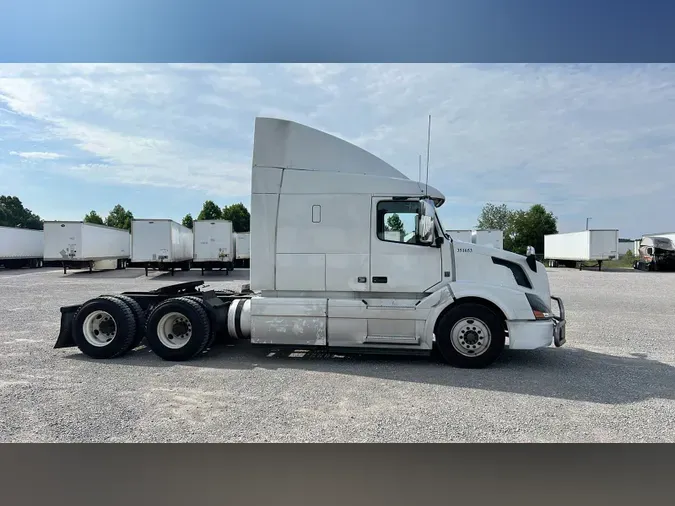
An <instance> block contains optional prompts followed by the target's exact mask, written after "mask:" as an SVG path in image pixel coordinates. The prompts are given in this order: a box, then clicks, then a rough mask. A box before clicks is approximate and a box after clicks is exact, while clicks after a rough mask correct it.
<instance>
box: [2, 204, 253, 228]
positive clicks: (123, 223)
mask: <svg viewBox="0 0 675 506" xmlns="http://www.w3.org/2000/svg"><path fill="white" fill-rule="evenodd" d="M133 219H134V214H133V213H132V212H131V211H130V210H127V209H125V208H124V207H123V206H121V205H120V204H117V205H116V206H115V207H113V208H112V209H111V210H110V212H109V213H108V215H107V216H106V217H105V218H103V217H101V216H100V215H99V214H98V213H97V212H96V211H89V212H88V213H87V214H86V215H85V216H84V219H83V221H84V222H85V223H94V224H96V225H106V226H108V227H115V228H122V229H125V230H131V222H132V221H133ZM197 219H198V220H230V221H231V222H232V228H233V229H234V231H235V232H249V231H250V230H251V215H250V213H249V211H248V209H246V206H245V205H244V204H242V203H241V202H240V203H238V204H232V205H229V206H225V207H222V208H221V207H219V206H218V205H217V204H216V203H215V202H213V201H212V200H207V201H206V202H204V205H203V206H202V210H201V211H200V213H199V215H197ZM193 221H194V220H193V218H192V215H191V214H189V213H188V214H187V215H185V217H184V218H183V225H184V226H186V227H188V228H192V226H193ZM43 222H44V220H43V219H42V218H40V216H38V215H37V214H35V213H34V212H32V211H31V210H30V209H27V208H26V207H25V206H24V205H23V203H22V202H21V200H20V199H19V198H18V197H15V196H11V195H1V196H0V226H3V227H18V228H30V229H34V230H42V229H43Z"/></svg>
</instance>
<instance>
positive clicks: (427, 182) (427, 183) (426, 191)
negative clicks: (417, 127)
mask: <svg viewBox="0 0 675 506" xmlns="http://www.w3.org/2000/svg"><path fill="white" fill-rule="evenodd" d="M430 147H431V114H429V129H428V130H427V181H426V187H425V189H424V193H426V194H427V195H425V196H427V197H428V196H429V148H430Z"/></svg>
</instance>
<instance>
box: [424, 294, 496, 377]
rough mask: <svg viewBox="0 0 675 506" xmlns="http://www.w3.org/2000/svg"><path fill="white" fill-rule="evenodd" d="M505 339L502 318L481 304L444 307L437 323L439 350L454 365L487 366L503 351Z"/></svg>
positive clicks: (463, 366) (464, 366)
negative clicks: (445, 308)
mask: <svg viewBox="0 0 675 506" xmlns="http://www.w3.org/2000/svg"><path fill="white" fill-rule="evenodd" d="M505 341H506V335H505V332H504V322H503V321H502V318H500V317H499V316H497V315H496V314H495V313H494V311H492V310H491V309H489V308H488V307H486V306H483V305H481V304H476V303H466V304H459V305H457V306H455V307H453V308H452V309H450V310H448V311H446V312H445V313H444V314H443V316H441V319H440V320H439V321H438V324H437V326H436V344H437V346H438V351H439V352H440V354H441V356H442V357H443V360H445V362H446V363H448V364H450V365H453V366H456V367H462V368H472V369H477V368H482V367H487V366H488V365H490V364H492V363H493V362H494V361H495V360H496V359H497V357H499V355H500V354H501V353H502V351H503V349H504V344H505Z"/></svg>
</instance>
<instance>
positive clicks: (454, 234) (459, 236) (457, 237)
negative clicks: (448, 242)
mask: <svg viewBox="0 0 675 506" xmlns="http://www.w3.org/2000/svg"><path fill="white" fill-rule="evenodd" d="M445 233H446V234H448V235H449V236H450V237H451V238H452V240H453V241H462V242H472V238H473V230H446V231H445Z"/></svg>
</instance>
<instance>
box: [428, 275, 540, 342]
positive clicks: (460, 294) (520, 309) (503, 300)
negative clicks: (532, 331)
mask: <svg viewBox="0 0 675 506" xmlns="http://www.w3.org/2000/svg"><path fill="white" fill-rule="evenodd" d="M446 289H449V292H450V294H451V297H443V296H439V297H438V299H437V304H435V305H434V306H433V307H432V308H431V310H430V312H429V315H428V318H427V322H426V325H425V332H424V333H425V335H426V336H432V335H433V332H434V328H435V326H436V320H437V319H438V317H439V316H440V315H441V314H442V313H443V311H445V309H446V308H447V307H448V306H450V305H452V304H454V303H455V302H457V301H459V300H461V299H464V298H467V297H475V298H479V299H483V300H487V301H488V302H491V303H492V304H494V305H495V306H497V307H498V308H499V309H500V310H501V311H502V313H504V315H505V316H506V319H507V320H532V319H533V318H534V315H533V314H532V308H531V307H530V303H529V302H528V301H527V297H526V296H525V292H522V291H519V290H514V289H512V288H508V287H504V286H499V285H482V284H478V283H467V282H461V281H459V282H455V283H452V284H451V285H450V286H449V287H448V288H446ZM441 291H442V290H441Z"/></svg>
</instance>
